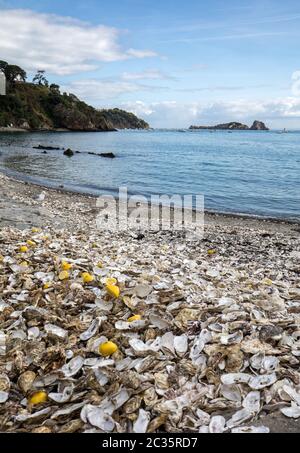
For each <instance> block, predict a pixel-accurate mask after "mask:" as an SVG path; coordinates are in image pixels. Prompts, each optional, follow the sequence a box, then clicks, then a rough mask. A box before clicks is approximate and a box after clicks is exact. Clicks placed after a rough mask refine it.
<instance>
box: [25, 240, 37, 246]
mask: <svg viewBox="0 0 300 453" xmlns="http://www.w3.org/2000/svg"><path fill="white" fill-rule="evenodd" d="M27 245H30V247H34V246H36V243H35V242H34V241H32V240H31V239H28V241H27Z"/></svg>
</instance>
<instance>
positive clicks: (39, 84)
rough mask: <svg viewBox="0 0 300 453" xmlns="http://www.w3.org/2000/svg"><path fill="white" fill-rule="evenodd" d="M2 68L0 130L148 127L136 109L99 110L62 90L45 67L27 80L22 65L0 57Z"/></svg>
mask: <svg viewBox="0 0 300 453" xmlns="http://www.w3.org/2000/svg"><path fill="white" fill-rule="evenodd" d="M0 72H1V74H2V76H3V75H4V76H5V84H6V95H3V96H0V98H1V102H0V132H2V131H4V132H6V131H10V132H14V131H62V130H63V131H82V132H97V131H101V132H102V131H115V130H118V129H149V124H148V123H146V122H145V121H144V120H142V119H140V118H138V117H137V116H135V115H134V114H133V113H130V112H126V111H124V110H120V109H117V108H115V109H108V110H104V109H103V110H97V109H95V108H94V107H92V106H90V105H88V104H86V103H85V102H83V101H81V100H80V99H78V98H77V97H76V96H75V95H74V94H71V93H64V92H63V93H61V91H60V87H59V85H56V84H50V83H49V82H48V80H47V79H46V77H45V71H38V72H37V74H36V75H35V77H34V78H33V80H32V82H31V83H28V82H27V74H26V72H25V71H24V70H23V69H22V68H20V67H19V66H15V65H10V64H8V63H7V62H6V61H3V60H0ZM3 87H4V85H3ZM4 91H5V90H4V89H2V91H1V92H2V94H5V93H4Z"/></svg>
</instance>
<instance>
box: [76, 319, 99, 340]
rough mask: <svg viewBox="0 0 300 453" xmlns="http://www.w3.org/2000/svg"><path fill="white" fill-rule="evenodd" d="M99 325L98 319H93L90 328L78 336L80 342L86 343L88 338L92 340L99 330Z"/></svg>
mask: <svg viewBox="0 0 300 453" xmlns="http://www.w3.org/2000/svg"><path fill="white" fill-rule="evenodd" d="M99 325H100V322H99V319H94V320H93V321H92V323H91V325H90V327H89V328H88V329H87V330H86V331H85V332H83V333H82V334H81V335H80V340H81V341H88V340H89V339H90V338H92V337H93V336H94V335H96V333H97V331H98V329H99Z"/></svg>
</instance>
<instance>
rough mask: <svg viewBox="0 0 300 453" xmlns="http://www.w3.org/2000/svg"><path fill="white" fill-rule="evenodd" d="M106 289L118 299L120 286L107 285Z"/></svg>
mask: <svg viewBox="0 0 300 453" xmlns="http://www.w3.org/2000/svg"><path fill="white" fill-rule="evenodd" d="M106 291H107V292H108V294H109V295H110V296H112V297H114V298H115V299H118V297H119V296H120V288H119V287H118V286H116V285H106Z"/></svg>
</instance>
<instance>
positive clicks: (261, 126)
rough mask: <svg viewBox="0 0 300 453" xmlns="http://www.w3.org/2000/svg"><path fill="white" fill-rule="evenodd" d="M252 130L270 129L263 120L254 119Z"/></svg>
mask: <svg viewBox="0 0 300 453" xmlns="http://www.w3.org/2000/svg"><path fill="white" fill-rule="evenodd" d="M250 129H251V131H269V130H270V129H269V128H268V127H267V126H266V125H265V123H263V122H262V121H254V123H253V124H252V126H251V127H250Z"/></svg>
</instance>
